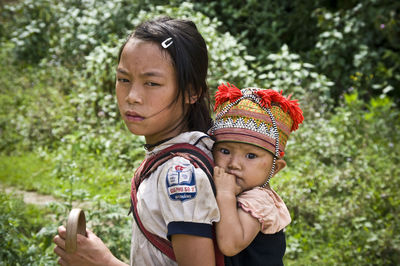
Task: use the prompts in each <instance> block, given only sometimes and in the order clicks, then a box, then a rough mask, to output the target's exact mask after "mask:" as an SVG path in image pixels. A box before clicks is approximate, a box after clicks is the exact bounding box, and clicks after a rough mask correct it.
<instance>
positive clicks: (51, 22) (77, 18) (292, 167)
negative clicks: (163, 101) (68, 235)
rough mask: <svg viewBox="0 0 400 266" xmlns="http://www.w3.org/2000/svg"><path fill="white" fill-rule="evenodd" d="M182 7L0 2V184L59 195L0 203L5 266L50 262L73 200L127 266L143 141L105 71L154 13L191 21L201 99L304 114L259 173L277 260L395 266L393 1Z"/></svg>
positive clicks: (122, 1)
mask: <svg viewBox="0 0 400 266" xmlns="http://www.w3.org/2000/svg"><path fill="white" fill-rule="evenodd" d="M193 2H195V3H187V2H183V1H180V0H175V1H172V2H169V1H168V2H167V1H163V0H157V1H152V0H140V1H133V0H132V1H126V0H119V1H105V0H101V1H91V0H84V1H77V0H63V1H48V0H37V1H32V0H23V1H11V2H10V3H9V4H7V5H3V6H1V7H0V13H1V16H0V22H1V23H0V60H1V61H2V62H3V65H4V66H6V67H2V68H1V69H0V84H1V85H0V92H1V93H0V153H1V156H0V181H1V182H2V183H4V184H12V185H14V186H19V187H22V188H25V189H29V190H37V191H40V192H42V193H46V194H52V195H54V196H56V197H57V198H59V199H61V200H62V201H64V202H65V203H63V204H53V205H51V206H48V207H47V208H48V209H46V210H39V209H37V208H31V207H30V206H29V207H26V206H25V205H23V203H22V202H21V201H20V200H19V201H18V200H15V199H11V198H9V197H8V196H3V195H2V196H1V197H0V199H1V203H2V204H1V206H2V207H1V208H2V209H0V213H2V214H1V216H0V224H1V226H2V227H1V228H0V231H1V238H2V239H1V240H2V241H0V254H1V256H2V257H1V258H2V260H3V261H5V263H6V264H5V265H18V264H20V265H25V264H28V265H29V264H33V265H35V263H37V264H38V265H53V264H55V255H54V254H53V252H52V247H51V246H50V242H51V238H52V237H53V236H54V234H55V228H56V227H57V225H59V224H61V223H64V222H65V218H66V216H67V214H68V212H69V210H70V208H71V207H72V206H73V205H74V204H76V202H77V201H83V202H85V204H88V205H89V206H91V207H90V211H89V210H88V211H87V212H86V215H87V217H88V221H89V224H88V226H89V228H91V229H92V230H93V231H94V232H95V233H96V234H98V235H99V236H100V237H101V238H102V239H103V240H104V241H105V242H106V243H107V245H108V246H109V248H110V249H111V250H112V252H113V253H114V254H115V255H117V256H118V257H120V258H122V259H124V260H126V261H127V260H128V257H129V246H130V244H129V243H130V238H131V226H130V222H131V219H132V218H129V217H127V216H125V214H126V213H127V210H128V208H129V193H128V191H129V188H130V185H129V184H130V178H131V176H132V173H133V169H134V168H136V167H137V166H138V165H139V163H140V162H141V160H142V159H143V156H144V151H143V148H142V144H143V143H144V139H143V138H142V137H137V136H133V135H132V134H130V133H129V132H128V131H127V130H126V128H125V126H124V125H123V122H122V121H121V119H120V117H119V114H118V109H117V106H116V101H115V97H114V94H113V90H114V79H115V78H114V76H115V67H116V64H117V62H116V60H117V54H118V50H119V47H120V46H121V45H122V43H123V42H124V40H125V38H126V36H127V35H128V34H129V33H130V32H131V31H132V30H133V29H134V27H135V26H136V25H138V24H139V23H140V22H141V21H143V20H145V19H148V18H153V17H155V16H160V15H170V16H172V17H178V18H189V19H191V20H193V21H194V22H195V23H196V25H197V26H198V28H199V30H200V32H201V33H202V35H203V36H204V38H205V40H206V43H207V45H208V48H209V58H210V69H209V70H210V71H209V85H210V88H211V89H212V91H215V89H216V88H217V86H218V84H219V83H220V82H227V81H228V82H232V83H233V84H235V85H236V86H237V87H240V88H243V87H246V86H258V87H268V88H273V89H276V90H278V91H280V90H281V89H283V90H284V94H285V95H286V94H289V93H293V98H296V99H299V100H300V103H301V106H302V108H303V110H304V114H305V117H306V120H305V122H304V124H303V125H301V127H300V129H299V131H298V132H295V133H293V134H292V137H291V138H290V139H289V143H288V149H287V155H286V156H285V157H286V160H287V163H288V167H287V169H286V170H285V171H283V172H282V174H280V178H277V179H274V180H273V185H274V188H276V190H277V191H278V193H279V194H280V195H281V196H282V198H283V199H284V201H285V202H286V203H287V205H288V207H289V210H290V211H291V214H292V220H293V221H292V224H291V225H290V226H289V227H288V228H287V237H288V247H287V253H286V256H285V264H287V265H310V264H313V263H314V264H322V265H325V264H326V265H342V264H346V265H347V264H349V265H353V264H354V265H394V264H397V262H398V261H399V260H400V258H399V254H400V238H399V236H400V232H399V230H400V229H399V224H400V221H399V206H400V199H399V196H398V192H397V191H398V190H399V187H400V183H399V180H398V176H399V175H400V173H399V170H398V169H397V166H398V165H399V159H398V158H399V155H400V154H399V150H400V149H399V143H400V139H399V138H400V136H399V134H396V132H399V130H400V121H399V120H400V111H399V109H398V106H396V104H397V103H398V99H399V94H398V90H397V88H398V87H399V84H400V82H399V81H400V76H399V75H398V73H397V72H398V71H397V70H398V67H399V62H400V60H399V54H398V48H399V47H398V43H399V42H398V38H399V36H400V35H398V33H399V4H398V3H397V2H396V1H394V2H393V1H386V0H369V1H364V2H362V3H358V2H357V1H339V2H337V1H336V2H335V1H333V2H332V1H314V2H308V3H303V2H304V1H283V2H279V4H278V3H277V2H275V1H266V2H265V1H264V2H260V1H259V2H256V1H234V2H232V1H225V0H223V1H207V3H199V2H197V1H193ZM333 102H335V103H336V105H335V106H334V105H333V104H332V103H333ZM48 212H52V213H53V216H52V220H51V222H49V221H46V222H44V220H43V219H44V218H43V217H47V213H48ZM39 214H40V215H39ZM39 217H40V218H39ZM42 218H43V219H42ZM10 221H11V222H10ZM105 225H106V226H105ZM40 228H42V229H40ZM3 232H6V234H3ZM8 233H9V234H8ZM12 235H17V236H19V237H18V238H17V239H16V240H12V241H11V240H10V239H11V236H12ZM14 238H15V237H14ZM14 238H13V239H14ZM3 239H4V240H6V241H3ZM1 245H3V246H1ZM5 245H8V246H7V247H6V246H5ZM349 247H351V248H349ZM37 254H42V256H41V257H40V258H37ZM34 255H36V257H34ZM10 259H11V260H10ZM18 259H19V260H18ZM3 261H2V262H3ZM7 263H9V264H7Z"/></svg>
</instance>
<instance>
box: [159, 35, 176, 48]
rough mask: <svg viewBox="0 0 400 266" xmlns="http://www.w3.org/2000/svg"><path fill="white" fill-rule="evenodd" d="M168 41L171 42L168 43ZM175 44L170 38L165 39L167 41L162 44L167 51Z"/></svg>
mask: <svg viewBox="0 0 400 266" xmlns="http://www.w3.org/2000/svg"><path fill="white" fill-rule="evenodd" d="M168 41H170V42H168ZM173 42H174V41H172V38H171V37H169V38H167V39H165V41H163V42H162V43H161V46H162V47H164V48H165V49H167V48H168V47H169V46H170V45H171V44H172V43H173Z"/></svg>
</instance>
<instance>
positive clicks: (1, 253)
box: [0, 193, 56, 265]
mask: <svg viewBox="0 0 400 266" xmlns="http://www.w3.org/2000/svg"><path fill="white" fill-rule="evenodd" d="M0 203H1V204H0V232H1V237H0V239H1V241H0V263H1V265H55V261H56V260H55V254H53V253H52V250H53V247H52V239H53V237H54V235H55V233H56V227H54V226H53V227H51V226H49V221H48V220H46V218H45V217H46V216H48V213H47V212H46V211H44V210H41V209H39V208H37V207H35V206H32V205H25V204H24V203H23V201H22V200H21V199H14V198H11V197H9V196H8V195H7V194H4V193H1V194H0ZM50 228H52V229H50Z"/></svg>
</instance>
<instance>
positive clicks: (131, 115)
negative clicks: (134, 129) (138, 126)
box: [125, 111, 144, 122]
mask: <svg viewBox="0 0 400 266" xmlns="http://www.w3.org/2000/svg"><path fill="white" fill-rule="evenodd" d="M125 117H126V120H128V121H130V122H140V121H143V120H144V117H143V116H141V115H139V114H138V113H136V112H133V111H127V112H125Z"/></svg>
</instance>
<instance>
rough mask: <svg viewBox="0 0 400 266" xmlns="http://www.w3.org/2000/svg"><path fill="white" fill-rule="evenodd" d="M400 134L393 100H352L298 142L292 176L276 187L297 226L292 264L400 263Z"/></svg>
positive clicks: (293, 145)
mask: <svg viewBox="0 0 400 266" xmlns="http://www.w3.org/2000/svg"><path fill="white" fill-rule="evenodd" d="M399 129H400V111H399V110H398V109H396V108H395V106H394V104H393V102H392V101H391V100H390V99H389V98H376V99H372V100H371V101H370V102H369V103H368V104H365V103H364V102H363V101H362V100H360V99H359V98H358V97H357V93H354V94H351V95H346V97H345V99H344V104H343V105H342V106H340V107H338V108H337V109H336V110H335V113H334V114H333V115H332V117H331V118H330V119H329V120H325V119H316V120H314V121H308V123H306V124H305V125H303V128H301V129H300V130H299V131H298V132H296V133H295V134H293V136H292V139H290V143H289V144H288V147H289V148H288V152H287V157H288V158H289V159H287V161H288V165H289V172H284V176H283V178H282V179H281V180H280V181H276V182H277V183H278V186H279V187H280V189H279V191H281V190H282V191H283V192H284V193H282V197H283V199H284V200H285V202H286V203H287V205H288V208H289V210H291V213H292V218H293V223H292V225H291V226H289V227H288V230H287V235H288V250H287V261H288V262H290V263H289V264H292V263H293V264H294V265H307V264H310V263H311V262H314V263H321V264H335V265H336V264H339V265H340V264H349V265H354V264H357V265H371V264H372V265H394V264H396V263H397V262H398V261H399V259H400V257H399V254H400V253H399V251H400V237H399V236H400V234H399V233H400V232H399V230H400V228H399V227H398V225H399V219H398V217H399V208H398V204H400V197H399V196H398V192H397V191H398V188H399V186H400V180H399V179H398V176H399V175H400V171H399V169H398V167H397V166H398V165H399V159H398V158H399V155H400V154H399V150H400V149H399V140H400V136H399V135H398V134H393V132H397V131H398V130H399ZM317 246H318V248H316V247H317ZM348 247H351V249H349V248H348ZM321 250H323V252H322V253H321ZM305 254H307V255H306V256H304V255H305Z"/></svg>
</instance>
